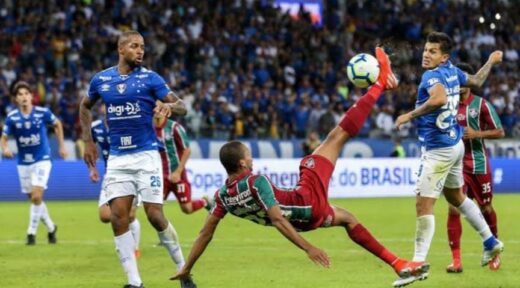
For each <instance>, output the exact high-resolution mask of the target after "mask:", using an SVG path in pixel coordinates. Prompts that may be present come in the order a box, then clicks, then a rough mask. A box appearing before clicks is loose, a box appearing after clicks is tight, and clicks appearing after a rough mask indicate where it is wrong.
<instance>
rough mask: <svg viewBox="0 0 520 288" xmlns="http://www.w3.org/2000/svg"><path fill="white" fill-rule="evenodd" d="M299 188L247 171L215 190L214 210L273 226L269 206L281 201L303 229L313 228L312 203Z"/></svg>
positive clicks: (285, 211) (219, 214) (217, 214)
mask: <svg viewBox="0 0 520 288" xmlns="http://www.w3.org/2000/svg"><path fill="white" fill-rule="evenodd" d="M297 189H298V188H293V189H281V188H278V187H276V186H275V185H273V184H272V183H271V181H270V180H269V178H268V177H267V176H264V175H253V174H252V173H251V172H246V173H243V174H242V175H239V176H238V177H237V178H236V179H234V180H232V181H230V180H229V179H227V180H226V184H225V185H224V186H222V188H220V189H219V190H218V191H217V192H216V193H215V205H214V206H213V208H212V210H211V212H210V213H211V214H212V215H213V216H215V217H218V218H223V217H224V216H225V215H226V214H227V213H228V212H229V213H231V214H233V215H235V216H237V217H240V218H243V219H246V220H250V221H253V222H255V223H257V224H260V225H265V226H271V225H272V223H271V220H270V219H269V216H268V214H267V210H269V209H270V208H271V207H273V206H275V205H279V206H280V209H281V210H282V214H283V216H284V217H285V218H286V219H287V220H288V221H289V222H290V223H291V224H292V225H293V226H294V227H295V228H296V229H297V230H299V231H302V230H303V231H306V230H311V229H309V225H308V224H309V223H310V222H311V218H312V206H311V205H308V203H305V201H304V199H303V198H304V197H302V196H301V195H300V194H298V193H297Z"/></svg>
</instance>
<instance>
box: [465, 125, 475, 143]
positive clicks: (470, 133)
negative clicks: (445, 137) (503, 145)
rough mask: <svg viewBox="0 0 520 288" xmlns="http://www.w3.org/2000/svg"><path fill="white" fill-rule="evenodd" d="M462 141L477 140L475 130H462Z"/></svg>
mask: <svg viewBox="0 0 520 288" xmlns="http://www.w3.org/2000/svg"><path fill="white" fill-rule="evenodd" d="M462 137H463V138H464V140H471V139H475V138H478V134H477V131H476V130H473V129H472V128H471V127H465V128H464V136H462Z"/></svg>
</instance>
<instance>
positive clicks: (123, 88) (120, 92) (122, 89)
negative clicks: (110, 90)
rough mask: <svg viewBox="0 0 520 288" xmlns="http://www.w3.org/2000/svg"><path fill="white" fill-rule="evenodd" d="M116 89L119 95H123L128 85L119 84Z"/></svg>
mask: <svg viewBox="0 0 520 288" xmlns="http://www.w3.org/2000/svg"><path fill="white" fill-rule="evenodd" d="M116 88H117V91H118V92H119V94H123V93H124V92H125V90H126V84H125V83H121V84H117V86H116Z"/></svg>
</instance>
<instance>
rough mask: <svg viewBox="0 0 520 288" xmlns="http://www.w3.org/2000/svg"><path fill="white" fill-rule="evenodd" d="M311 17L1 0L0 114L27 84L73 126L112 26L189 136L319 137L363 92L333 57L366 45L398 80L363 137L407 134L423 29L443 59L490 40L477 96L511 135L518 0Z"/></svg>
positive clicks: (474, 55) (168, 5) (238, 2)
mask: <svg viewBox="0 0 520 288" xmlns="http://www.w3.org/2000/svg"><path fill="white" fill-rule="evenodd" d="M323 2H324V6H325V9H324V10H323V22H322V25H314V24H313V23H312V21H311V20H312V19H311V18H312V17H311V15H310V14H309V13H306V12H304V11H303V10H301V11H300V13H299V14H298V15H297V17H294V16H290V15H289V14H287V13H283V12H281V11H280V10H279V9H276V8H275V7H274V5H273V3H272V1H261V0H259V1H254V0H207V1H188V0H177V1H159V0H83V1H81V0H48V1H31V0H3V1H0V31H1V32H0V43H1V44H0V121H1V119H4V118H5V116H6V114H7V112H8V111H10V110H11V109H13V107H14V106H13V103H12V99H11V98H10V93H9V88H10V86H11V85H12V84H13V83H14V81H16V80H18V79H20V80H25V81H27V82H29V83H31V84H32V85H33V87H34V96H35V103H36V104H37V105H41V106H46V107H50V108H51V109H52V111H54V113H55V114H56V115H57V116H58V117H59V118H61V120H62V121H63V123H64V127H65V136H66V138H68V139H70V140H73V141H74V140H77V139H78V138H79V135H80V127H79V123H78V105H79V102H80V99H81V98H82V97H83V96H84V95H86V91H87V89H88V85H89V81H90V78H91V77H92V76H93V74H94V73H96V72H98V71H100V70H103V69H105V68H107V67H110V66H113V65H116V64H117V59H118V55H117V50H116V42H117V37H118V35H119V34H120V33H121V32H122V31H126V30H129V29H134V30H138V31H139V32H141V33H142V34H143V36H144V37H145V41H146V55H145V66H146V67H148V68H151V69H153V70H155V71H157V72H158V73H159V74H160V75H162V76H163V77H164V78H165V80H166V81H167V83H169V85H170V86H171V87H172V88H173V89H175V90H176V91H178V93H179V95H180V96H181V97H182V98H183V99H184V101H185V102H186V104H187V106H188V109H189V112H188V115H187V117H185V118H183V119H179V120H180V121H181V122H182V123H184V124H185V126H186V128H187V130H188V131H189V133H190V134H191V136H192V137H194V138H214V139H229V138H244V137H245V138H260V139H263V138H268V139H293V138H304V137H305V136H306V135H307V134H308V133H309V132H310V131H316V132H317V133H318V135H319V136H321V137H323V136H324V135H326V133H327V132H328V131H329V130H330V129H331V128H332V127H334V126H335V125H336V123H337V122H338V121H339V119H340V117H341V116H342V115H343V111H345V110H346V109H347V108H348V107H350V106H351V105H352V104H353V103H354V101H356V100H357V99H358V97H360V96H361V95H362V93H363V91H361V90H359V89H356V88H354V87H353V86H352V85H351V84H349V83H348V80H347V77H346V71H345V66H346V63H347V62H348V59H349V58H350V57H352V56H353V55H355V54H357V53H360V52H368V53H373V48H374V47H375V45H377V44H381V43H383V44H387V46H388V47H389V48H391V49H392V52H393V56H392V60H393V64H394V66H395V70H394V71H395V72H396V73H397V74H398V76H399V77H400V80H401V85H400V87H399V88H398V89H397V90H395V91H390V92H386V94H385V96H384V97H381V100H380V101H379V103H378V108H377V109H376V110H375V111H374V113H373V115H372V117H371V118H370V119H369V121H367V122H366V124H365V127H364V129H363V131H362V133H361V137H391V136H392V135H396V134H397V133H398V135H399V136H401V137H403V138H406V137H415V131H414V127H413V125H409V126H408V127H406V128H407V129H404V130H402V131H399V132H396V131H395V130H394V121H395V119H396V117H397V116H398V115H399V114H401V113H403V112H404V111H409V110H411V109H413V107H414V103H415V95H416V90H417V84H418V83H419V81H420V76H421V73H422V70H421V68H420V63H421V61H420V59H421V54H422V48H423V44H424V39H425V36H426V35H427V34H428V33H429V32H431V31H434V30H435V31H443V32H446V33H448V34H449V35H451V36H452V37H453V39H454V40H455V42H456V48H455V49H454V51H453V53H452V61H453V62H454V63H458V62H461V61H464V62H469V63H471V64H472V65H473V66H475V67H480V66H481V65H482V64H483V63H484V62H485V61H486V60H487V57H488V55H489V54H490V53H491V52H492V51H494V50H495V49H501V50H503V51H504V63H503V64H501V65H500V66H499V67H497V68H496V69H494V70H493V72H492V75H491V76H490V77H489V80H488V81H487V82H486V84H485V86H484V87H483V89H482V90H481V91H477V92H478V94H479V95H481V96H483V97H485V98H486V99H487V100H489V101H490V102H491V103H492V104H493V105H494V107H495V109H496V110H497V112H498V114H499V115H500V118H501V120H502V123H503V125H504V128H505V131H506V135H507V136H509V137H515V136H516V137H519V136H520V100H519V97H518V94H519V91H520V81H519V80H520V79H519V67H520V66H519V63H520V62H519V53H520V22H519V21H515V19H516V17H518V15H520V5H518V4H514V2H516V1H500V0H496V1H477V0H466V1H464V0H458V1H455V0H454V1H447V0H437V1H433V0H422V1H421V0H396V1H384V0H371V1H363V0H357V1H346V0H324V1H323Z"/></svg>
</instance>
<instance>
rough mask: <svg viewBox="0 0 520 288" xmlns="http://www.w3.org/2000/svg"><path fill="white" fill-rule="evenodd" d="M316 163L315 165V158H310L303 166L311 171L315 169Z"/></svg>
mask: <svg viewBox="0 0 520 288" xmlns="http://www.w3.org/2000/svg"><path fill="white" fill-rule="evenodd" d="M315 164H316V163H314V158H309V159H307V161H305V163H304V164H303V166H305V167H307V168H309V169H312V168H314V166H315Z"/></svg>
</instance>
